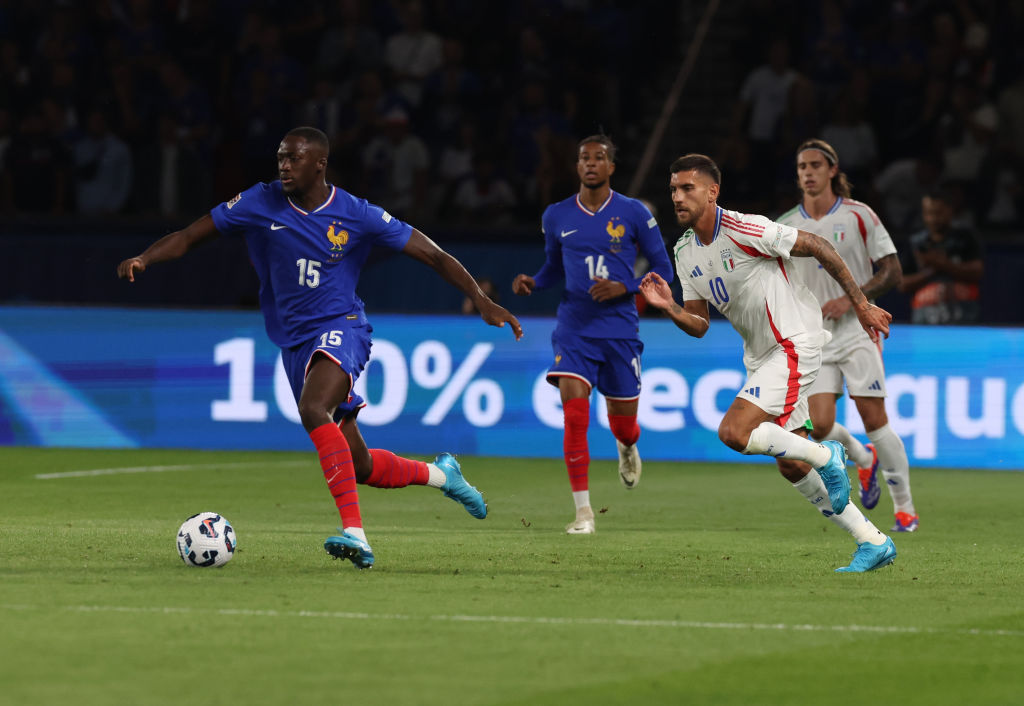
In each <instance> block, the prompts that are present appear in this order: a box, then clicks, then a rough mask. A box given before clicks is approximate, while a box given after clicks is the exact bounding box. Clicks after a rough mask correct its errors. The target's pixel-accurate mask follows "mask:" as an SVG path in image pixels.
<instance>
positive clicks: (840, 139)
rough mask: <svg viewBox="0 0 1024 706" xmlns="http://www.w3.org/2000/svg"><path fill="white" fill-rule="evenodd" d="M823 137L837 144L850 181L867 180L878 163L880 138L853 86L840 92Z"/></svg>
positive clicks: (822, 130)
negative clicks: (876, 134)
mask: <svg viewBox="0 0 1024 706" xmlns="http://www.w3.org/2000/svg"><path fill="white" fill-rule="evenodd" d="M821 137H822V139H823V140H825V141H826V142H828V143H829V144H830V145H832V146H833V147H834V148H835V150H836V153H837V154H838V155H839V159H840V160H841V162H842V164H843V171H844V172H845V173H846V176H847V178H848V179H849V181H850V183H851V184H853V185H861V184H866V182H867V181H868V179H869V178H870V175H871V174H872V173H873V172H874V171H875V169H876V167H877V164H878V140H877V139H876V138H875V129H874V127H872V125H871V123H870V122H868V120H867V118H866V116H865V112H864V104H863V102H862V98H861V97H859V96H857V95H856V93H855V89H854V88H853V87H852V86H847V87H846V88H845V89H844V90H843V92H842V93H840V94H839V96H838V98H837V100H836V103H835V106H834V108H833V111H832V116H831V118H830V119H829V120H828V121H827V122H826V123H825V125H824V126H822V128H821Z"/></svg>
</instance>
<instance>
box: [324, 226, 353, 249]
mask: <svg viewBox="0 0 1024 706" xmlns="http://www.w3.org/2000/svg"><path fill="white" fill-rule="evenodd" d="M335 226H338V228H337V229H335ZM327 239H328V240H329V241H331V250H334V251H335V252H341V251H342V250H344V248H345V243H347V242H348V231H347V230H342V228H341V221H331V225H329V226H328V227H327Z"/></svg>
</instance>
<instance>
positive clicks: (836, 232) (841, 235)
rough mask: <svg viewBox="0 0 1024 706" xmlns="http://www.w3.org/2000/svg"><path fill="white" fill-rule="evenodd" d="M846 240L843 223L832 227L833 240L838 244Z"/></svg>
mask: <svg viewBox="0 0 1024 706" xmlns="http://www.w3.org/2000/svg"><path fill="white" fill-rule="evenodd" d="M845 238H846V227H845V226H844V225H843V224H842V223H836V224H835V225H834V226H832V240H834V241H836V242H837V243H841V242H843V240H844V239H845Z"/></svg>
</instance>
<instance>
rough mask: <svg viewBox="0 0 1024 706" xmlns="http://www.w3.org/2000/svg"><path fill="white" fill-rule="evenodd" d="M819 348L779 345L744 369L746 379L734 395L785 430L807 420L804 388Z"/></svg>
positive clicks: (811, 375) (811, 379)
mask: <svg viewBox="0 0 1024 706" xmlns="http://www.w3.org/2000/svg"><path fill="white" fill-rule="evenodd" d="M820 365H821V352H820V351H819V350H818V349H813V350H810V351H808V350H806V349H798V348H795V347H790V348H789V349H788V350H787V349H785V348H783V347H782V346H779V347H778V348H776V349H775V351H774V352H772V354H771V355H770V356H769V357H768V359H767V360H766V361H765V362H764V363H762V364H761V365H759V366H758V367H757V369H756V370H750V369H748V370H747V381H746V382H745V383H743V389H742V390H740V392H739V394H737V395H736V396H737V397H739V398H741V399H744V400H747V401H748V402H751V403H753V404H755V405H757V406H758V407H760V408H761V409H763V410H764V411H765V412H767V413H768V414H773V415H775V423H776V424H778V425H779V426H780V427H782V428H783V429H785V430H787V431H791V430H793V429H799V428H801V427H803V426H805V425H807V423H808V422H809V420H810V418H811V415H810V413H809V412H808V409H807V395H808V390H809V389H810V387H811V385H812V384H813V383H814V379H815V378H816V377H817V375H818V368H819V367H820Z"/></svg>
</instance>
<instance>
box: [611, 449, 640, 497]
mask: <svg viewBox="0 0 1024 706" xmlns="http://www.w3.org/2000/svg"><path fill="white" fill-rule="evenodd" d="M615 445H616V446H618V447H619V480H621V481H622V484H623V485H624V486H626V489H627V490H632V489H633V488H635V487H637V486H638V485H639V484H640V470H641V466H642V465H643V464H641V463H640V452H639V451H637V448H636V444H633V445H632V446H626V445H625V444H623V443H622V442H621V441H619V440H618V439H616V440H615Z"/></svg>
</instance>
